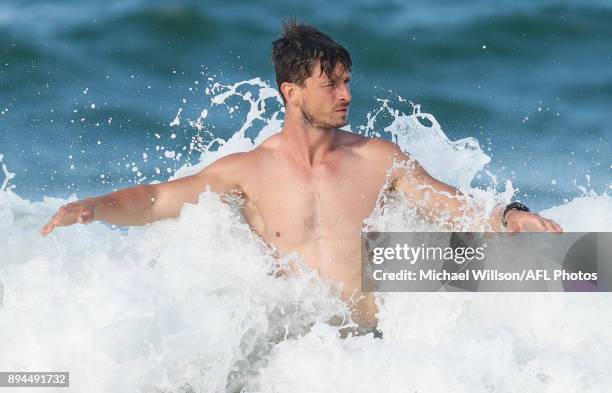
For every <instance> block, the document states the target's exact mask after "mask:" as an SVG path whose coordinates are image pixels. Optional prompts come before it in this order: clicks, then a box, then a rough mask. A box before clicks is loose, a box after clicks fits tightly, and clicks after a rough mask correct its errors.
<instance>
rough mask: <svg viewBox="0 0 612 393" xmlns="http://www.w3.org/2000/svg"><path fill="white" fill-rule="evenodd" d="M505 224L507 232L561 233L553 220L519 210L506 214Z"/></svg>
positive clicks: (561, 229) (561, 230)
mask: <svg viewBox="0 0 612 393" xmlns="http://www.w3.org/2000/svg"><path fill="white" fill-rule="evenodd" d="M506 222H507V223H508V225H507V226H506V228H507V230H508V232H555V233H562V232H563V228H561V226H560V225H559V224H557V223H556V222H554V221H553V220H549V219H547V218H544V217H541V216H540V215H539V214H536V213H529V212H524V211H520V210H510V211H509V212H508V213H506Z"/></svg>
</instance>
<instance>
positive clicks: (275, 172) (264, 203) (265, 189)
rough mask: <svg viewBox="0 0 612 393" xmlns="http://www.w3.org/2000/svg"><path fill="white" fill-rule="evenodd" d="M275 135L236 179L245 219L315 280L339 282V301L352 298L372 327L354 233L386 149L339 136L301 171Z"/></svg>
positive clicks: (381, 179)
mask: <svg viewBox="0 0 612 393" xmlns="http://www.w3.org/2000/svg"><path fill="white" fill-rule="evenodd" d="M274 138H275V137H271V138H269V139H268V140H266V141H264V142H263V143H262V144H261V145H260V146H259V147H257V148H256V149H255V150H253V151H252V152H250V153H249V156H248V157H246V158H245V159H246V160H248V161H249V162H248V165H245V167H246V168H247V169H246V171H245V172H244V173H242V174H241V176H240V187H241V189H242V192H243V194H244V197H245V204H244V206H243V209H242V210H243V214H244V216H245V219H246V220H247V222H248V223H249V224H250V225H251V227H252V228H253V230H255V231H256V232H257V233H258V234H259V235H260V236H261V237H262V238H263V239H264V241H266V243H268V244H269V245H272V246H274V247H275V248H276V249H277V250H278V251H279V252H280V253H281V254H288V253H291V252H293V251H297V252H298V253H299V255H301V257H302V258H303V262H304V263H305V264H306V265H308V266H310V267H311V268H313V269H316V270H317V271H318V273H319V274H320V275H321V276H323V277H326V278H329V279H331V280H333V281H335V282H341V283H343V298H344V299H345V300H346V299H348V298H349V297H350V296H351V294H353V296H354V298H353V299H354V300H357V301H358V302H357V304H355V306H354V307H355V311H354V313H353V317H354V319H355V320H356V321H357V322H359V323H361V324H365V325H371V324H374V323H376V319H375V316H374V313H375V312H376V307H375V304H374V301H373V296H372V294H369V295H368V296H365V297H364V296H363V295H362V294H361V293H360V286H361V272H360V267H361V259H360V258H361V251H360V250H361V248H360V247H361V241H360V235H361V229H362V225H363V221H364V219H366V218H367V217H368V216H369V215H370V214H371V213H372V211H373V209H374V208H375V206H376V203H377V200H378V197H379V193H380V192H381V190H383V189H384V188H385V186H386V180H387V171H388V169H389V168H390V166H391V164H392V162H393V157H391V156H389V155H385V154H381V153H380V152H381V151H382V150H384V149H380V144H379V143H378V142H377V141H375V140H373V139H368V138H363V137H361V136H358V135H355V134H351V133H347V132H341V133H340V135H339V137H338V138H337V139H338V142H337V146H335V147H334V149H332V150H331V151H330V153H328V155H327V156H326V158H325V160H324V161H323V162H322V163H320V164H318V165H316V166H313V167H311V168H306V167H304V165H303V164H300V162H298V161H297V160H295V159H294V158H293V157H291V156H290V155H287V154H285V153H284V152H283V149H281V148H279V141H278V139H274ZM377 143H378V146H376V147H375V146H374V145H375V144H377ZM360 298H363V299H361V300H360Z"/></svg>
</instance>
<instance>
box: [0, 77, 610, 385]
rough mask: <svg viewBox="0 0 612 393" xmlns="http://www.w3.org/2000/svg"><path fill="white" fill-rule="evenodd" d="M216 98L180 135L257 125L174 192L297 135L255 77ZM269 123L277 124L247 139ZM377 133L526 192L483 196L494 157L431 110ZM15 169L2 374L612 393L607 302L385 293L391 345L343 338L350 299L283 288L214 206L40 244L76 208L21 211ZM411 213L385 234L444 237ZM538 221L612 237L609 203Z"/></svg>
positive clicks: (220, 146) (439, 164)
mask: <svg viewBox="0 0 612 393" xmlns="http://www.w3.org/2000/svg"><path fill="white" fill-rule="evenodd" d="M209 93H210V95H211V103H210V106H209V107H208V108H200V109H199V110H198V111H197V112H198V117H197V118H195V119H189V118H188V116H186V115H184V114H182V113H181V111H179V113H178V114H177V116H176V119H175V121H176V122H177V123H176V124H180V122H181V119H179V116H181V115H183V117H186V119H185V121H183V124H190V125H191V127H193V128H194V130H197V131H202V130H206V119H207V118H208V116H209V114H210V113H212V112H213V111H215V109H218V108H221V109H224V110H227V104H226V103H227V102H228V100H229V99H230V97H233V98H238V99H241V100H242V101H243V102H244V103H246V105H247V106H248V113H247V115H246V118H245V120H244V122H243V123H242V124H241V126H240V128H239V129H238V130H237V131H236V132H235V133H234V134H233V135H232V136H231V137H230V138H228V139H227V140H223V139H221V138H212V139H211V140H209V141H208V142H205V139H204V138H202V139H200V140H198V143H197V144H194V145H192V146H191V149H192V150H194V151H197V152H201V157H200V161H199V163H198V164H197V165H193V166H188V165H185V166H184V167H183V168H181V169H179V170H178V171H177V172H176V174H175V175H174V177H175V178H178V177H182V176H186V175H189V174H191V173H195V172H196V171H198V170H200V169H201V168H202V167H204V166H205V165H208V164H209V163H211V162H212V161H214V160H216V159H218V158H220V157H222V156H224V155H227V154H231V153H234V152H239V151H248V150H250V149H253V148H254V147H255V146H257V145H258V144H259V143H261V142H262V141H263V140H264V139H265V138H267V137H268V136H270V135H272V134H274V133H275V132H278V131H279V130H280V128H281V126H282V120H281V119H280V117H281V114H282V112H283V111H282V105H280V98H279V96H278V93H277V92H276V90H274V89H273V88H271V87H270V86H268V85H267V84H266V83H264V82H262V81H261V80H260V79H258V78H256V79H252V80H248V81H242V82H238V83H236V84H233V85H228V86H224V85H221V84H215V85H214V86H213V88H211V89H210V90H209ZM279 106H280V107H279ZM276 108H278V109H276ZM382 112H386V113H389V114H390V115H391V116H392V118H393V120H392V122H391V124H389V125H387V126H386V127H384V128H383V127H378V126H377V124H376V123H377V121H378V118H377V116H378V114H380V113H382ZM256 121H259V122H263V124H264V125H263V126H262V127H261V129H260V131H259V132H258V133H257V134H256V136H254V137H250V136H248V135H247V131H252V128H253V125H254V124H255V122H256ZM424 122H427V123H429V124H430V125H425V124H423V123H424ZM173 123H174V121H173ZM376 127H377V128H378V129H384V131H386V132H388V133H390V134H391V136H392V138H393V140H394V141H396V142H397V143H399V144H400V146H402V148H404V149H405V150H406V151H408V152H410V153H411V154H412V155H413V156H414V157H415V158H416V159H417V160H418V161H419V162H421V163H422V164H423V166H424V167H425V168H426V169H427V170H428V171H429V172H430V173H431V174H433V175H434V176H436V177H438V178H440V179H441V180H444V181H446V182H448V183H450V184H453V185H456V186H458V187H460V188H461V189H462V190H464V191H466V192H469V193H471V194H473V195H474V196H475V197H477V198H479V199H480V200H482V201H485V202H487V203H485V205H487V206H489V205H493V204H494V203H496V202H498V201H500V200H508V199H510V197H511V196H512V195H513V193H514V190H513V188H512V184H511V183H509V182H507V183H506V184H505V185H504V186H505V188H504V191H502V192H497V191H496V187H497V186H498V184H497V179H495V178H493V177H492V183H493V185H494V186H493V187H490V188H487V189H474V188H472V187H471V186H470V184H471V182H472V180H473V179H474V176H475V175H476V174H477V173H479V172H482V171H483V170H485V166H486V165H487V163H489V161H490V157H488V156H487V155H486V154H485V153H484V152H483V151H482V150H481V148H480V145H479V143H478V141H477V140H476V139H474V138H466V139H462V140H459V141H454V142H453V141H450V140H449V139H448V138H447V137H446V135H445V134H444V132H443V131H442V129H441V127H440V125H439V124H438V122H437V121H436V119H435V118H434V116H433V115H431V114H427V113H422V112H420V110H419V108H418V107H415V108H414V109H413V111H412V113H411V114H404V113H401V112H400V111H399V110H397V109H394V108H393V107H392V105H391V104H390V102H389V101H384V102H383V103H382V105H381V107H380V108H378V109H376V110H375V111H373V112H371V113H370V114H369V115H368V119H367V121H366V124H365V125H362V126H360V127H357V128H356V129H358V130H360V132H363V133H364V134H370V133H372V134H373V130H374V129H375V128H376ZM2 159H3V157H2V155H0V163H2V169H3V172H4V175H5V180H4V181H3V183H2V188H1V189H0V239H2V245H3V247H2V250H1V251H0V253H1V254H0V259H1V262H0V306H1V308H0V331H2V333H3V342H2V345H0V369H1V370H57V371H61V370H65V371H70V383H71V389H72V390H73V391H75V392H108V391H113V392H123V391H126V392H127V391H130V392H133V391H172V392H179V391H182V392H186V391H196V392H223V391H226V390H227V391H240V390H241V389H243V391H246V392H277V391H292V392H329V391H334V392H362V391H363V392H371V391H389V392H396V391H397V392H400V391H401V392H405V391H427V392H447V391H456V392H468V391H469V392H516V391H546V392H553V391H566V390H567V387H568V386H572V387H574V389H576V390H578V391H581V392H600V391H602V390H605V389H606V388H604V386H609V385H610V384H611V383H612V377H611V376H610V374H609V373H607V372H606V371H607V366H608V364H609V360H610V359H611V358H612V338H611V337H610V335H609V331H610V329H611V328H612V317H611V316H610V313H608V312H604V310H608V309H610V306H612V298H611V297H610V296H608V294H563V293H545V294H537V293H536V294H534V293H530V294H515V293H513V294H493V293H476V294H457V293H453V294H444V293H427V294H422V293H392V294H389V293H385V294H380V296H379V298H378V301H379V303H380V325H379V326H380V328H381V329H382V330H383V331H384V335H385V337H384V339H383V340H374V339H373V338H372V336H371V335H370V336H362V337H350V338H347V339H340V338H339V337H338V328H337V327H335V326H331V325H330V324H329V323H328V321H329V320H330V319H332V318H340V319H342V318H347V315H348V311H347V309H346V305H344V304H343V303H342V302H341V301H339V299H338V296H336V295H334V294H335V293H336V294H337V288H336V287H335V285H334V284H333V283H331V282H328V281H326V280H324V279H322V278H320V277H318V276H317V275H316V273H315V272H313V271H309V270H308V269H307V268H305V267H303V272H302V274H301V275H298V276H289V277H282V278H276V277H274V274H273V271H274V266H276V265H277V264H279V263H281V264H282V263H283V261H278V260H276V259H274V258H273V257H272V256H271V255H270V253H269V252H268V250H267V247H266V245H265V244H263V243H262V242H261V240H260V239H259V238H258V237H257V236H255V235H254V234H253V233H252V232H251V231H250V230H249V227H248V225H247V224H246V223H245V222H244V220H243V219H242V218H241V216H240V212H239V210H237V207H236V206H231V205H227V204H224V203H222V202H221V200H220V198H219V197H218V196H217V195H215V194H213V193H210V192H204V193H202V194H201V196H200V200H199V203H198V204H197V205H185V207H184V208H183V210H182V213H181V216H180V217H179V218H177V219H175V220H164V221H160V222H156V223H153V224H151V225H148V226H143V227H135V228H130V229H129V231H124V232H121V231H118V230H113V229H112V228H110V227H109V226H107V225H103V224H100V223H94V224H91V225H88V226H72V227H68V228H62V229H60V230H58V231H56V232H55V233H54V234H53V235H52V236H51V237H49V238H42V237H40V236H39V235H38V234H37V230H38V228H39V227H40V225H41V224H42V223H43V222H44V221H45V220H46V219H48V217H49V216H50V215H51V214H53V213H54V211H55V210H56V209H57V207H58V206H59V205H61V204H62V203H66V202H67V201H66V200H60V199H56V198H50V197H45V198H44V200H43V201H42V202H29V201H27V200H24V199H22V198H20V197H19V196H18V195H17V194H15V193H14V192H13V191H12V190H11V187H10V185H9V180H10V179H12V178H13V177H14V174H12V173H10V172H9V171H8V169H7V168H6V165H5V164H4V162H3V161H2ZM484 173H486V171H485V172H484ZM74 199H76V195H74V196H73V197H72V198H70V199H69V200H74ZM413 213H414V212H413V211H412V210H411V209H410V207H409V206H405V205H402V203H401V200H397V201H392V203H391V205H390V207H389V208H387V209H385V210H384V211H375V212H373V215H372V216H371V217H370V218H369V219H368V221H369V223H370V224H372V225H375V226H376V227H377V228H379V229H382V230H413V231H414V230H428V229H429V230H432V229H435V227H434V226H433V225H431V224H426V223H422V222H420V221H419V220H416V219H415V216H414V214H413ZM540 214H542V215H543V216H546V217H551V218H553V219H555V220H556V221H557V222H559V223H560V224H561V225H562V226H564V228H565V229H566V230H567V231H608V230H610V229H611V228H612V227H611V226H610V222H612V199H611V198H610V197H609V196H608V195H607V194H603V195H597V194H593V193H589V194H586V193H585V195H583V196H582V197H579V198H576V199H574V200H572V201H570V202H568V203H566V204H564V205H561V206H555V207H552V208H550V209H548V210H545V211H542V212H540ZM75 239H78V241H75ZM24 391H26V390H24Z"/></svg>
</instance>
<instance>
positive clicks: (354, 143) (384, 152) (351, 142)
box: [343, 131, 405, 159]
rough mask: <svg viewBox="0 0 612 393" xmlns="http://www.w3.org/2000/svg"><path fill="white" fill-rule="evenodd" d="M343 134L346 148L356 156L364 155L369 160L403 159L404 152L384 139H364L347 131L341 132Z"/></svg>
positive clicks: (364, 137)
mask: <svg viewBox="0 0 612 393" xmlns="http://www.w3.org/2000/svg"><path fill="white" fill-rule="evenodd" d="M343 133H345V134H344V135H343V138H344V139H345V140H346V146H347V147H350V148H351V149H353V150H354V151H355V152H356V153H358V154H362V155H366V156H367V157H369V158H374V157H380V158H397V159H400V158H403V157H405V154H404V152H403V151H402V149H401V148H400V147H399V146H398V145H397V144H395V143H393V142H391V141H388V140H386V139H383V138H372V137H366V136H363V135H359V134H355V133H352V132H348V131H343Z"/></svg>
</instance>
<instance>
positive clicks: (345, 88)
mask: <svg viewBox="0 0 612 393" xmlns="http://www.w3.org/2000/svg"><path fill="white" fill-rule="evenodd" d="M338 99H339V100H340V101H344V102H346V103H347V104H350V103H351V100H352V99H353V97H352V96H351V88H350V86H349V85H348V84H346V85H342V86H341V87H340V91H339V92H338Z"/></svg>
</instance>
